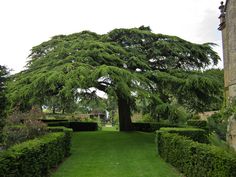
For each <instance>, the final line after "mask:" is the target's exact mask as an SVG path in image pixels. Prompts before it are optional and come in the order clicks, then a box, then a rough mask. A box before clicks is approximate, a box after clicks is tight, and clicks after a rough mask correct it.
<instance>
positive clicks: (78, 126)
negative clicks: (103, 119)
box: [69, 122, 98, 131]
mask: <svg viewBox="0 0 236 177" xmlns="http://www.w3.org/2000/svg"><path fill="white" fill-rule="evenodd" d="M69 128H72V129H73V131H97V130H98V124H97V123H96V122H70V125H69Z"/></svg>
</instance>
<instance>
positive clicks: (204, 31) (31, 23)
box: [0, 0, 222, 72]
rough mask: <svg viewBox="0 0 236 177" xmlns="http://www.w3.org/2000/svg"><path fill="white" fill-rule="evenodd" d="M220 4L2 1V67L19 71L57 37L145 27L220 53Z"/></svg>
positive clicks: (202, 0) (204, 0)
mask: <svg viewBox="0 0 236 177" xmlns="http://www.w3.org/2000/svg"><path fill="white" fill-rule="evenodd" d="M219 5H220V0H116V1H115V0H1V1H0V24H1V26H0V49H1V50H0V65H5V66H7V67H8V68H10V69H13V70H14V72H19V71H20V70H22V69H23V67H24V66H25V64H26V61H27V56H28V55H29V53H30V49H31V48H32V47H33V46H35V45H38V44H40V43H42V42H44V41H46V40H49V39H50V37H52V36H55V35H59V34H71V33H75V32H80V31H82V30H90V31H93V32H96V33H100V34H102V33H107V32H108V31H111V30H112V29H114V28H132V27H139V26H141V25H145V26H150V27H151V29H152V30H153V32H155V33H163V34H169V35H175V36H179V37H181V38H184V39H186V40H189V41H191V42H196V43H204V42H214V43H217V44H219V45H220V46H219V47H216V48H215V50H216V51H217V52H219V55H220V56H222V49H221V33H220V32H219V31H218V30H217V28H218V24H219V19H218V16H219V10H218V7H219ZM219 66H220V67H222V62H221V63H220V64H219Z"/></svg>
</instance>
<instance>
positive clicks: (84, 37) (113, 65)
mask: <svg viewBox="0 0 236 177" xmlns="http://www.w3.org/2000/svg"><path fill="white" fill-rule="evenodd" d="M211 46H212V44H210V43H207V44H194V43H191V42H188V41H185V40H183V39H181V38H178V37H175V36H168V35H163V34H155V33H152V32H151V30H150V28H149V27H143V26H142V27H140V28H132V29H115V30H113V31H111V32H109V33H107V34H104V35H98V34H96V33H92V32H89V31H83V32H81V33H75V34H71V35H67V36H66V35H60V36H55V37H53V38H52V39H51V40H49V41H46V42H43V43H42V44H40V45H38V46H35V47H33V48H32V52H31V55H30V58H29V62H28V65H27V69H26V70H25V71H23V72H21V73H19V74H17V75H16V76H15V77H14V81H13V82H12V86H11V94H10V95H9V97H10V99H11V100H12V105H13V106H14V104H19V102H20V100H22V99H23V100H24V103H23V105H24V104H25V103H27V104H28V105H32V104H38V105H44V104H45V103H46V100H47V99H48V98H50V97H63V98H71V97H79V93H78V89H82V90H85V91H86V90H89V89H91V88H95V89H98V90H101V91H103V92H105V93H107V94H108V95H112V96H114V97H116V100H117V103H118V112H119V124H120V130H131V128H132V127H131V111H132V109H133V108H134V107H135V99H136V98H137V97H145V98H152V97H153V95H155V97H157V100H159V101H158V102H156V104H157V105H161V104H166V103H171V102H172V101H173V100H176V101H177V102H179V103H181V104H186V105H187V103H188V102H190V100H194V99H196V98H197V99H198V100H200V102H202V103H205V106H207V105H208V104H209V101H208V100H210V99H212V98H215V96H216V95H217V94H219V88H218V85H217V83H215V82H214V80H213V78H212V77H208V76H203V74H202V72H201V71H200V70H201V69H204V68H205V67H207V66H209V65H214V64H217V62H218V60H219V56H218V55H217V54H216V52H214V51H213V50H212V47H211ZM195 83H198V84H195ZM205 89H206V90H205ZM203 90H204V91H203ZM184 93H188V95H184ZM192 93H194V94H192ZM63 101H64V102H65V104H66V102H67V99H62V102H63ZM21 104H22V103H21ZM193 106H195V105H193ZM193 106H191V105H190V108H189V109H194V107H193ZM24 107H25V106H23V107H22V108H24Z"/></svg>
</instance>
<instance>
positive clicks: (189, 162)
mask: <svg viewBox="0 0 236 177" xmlns="http://www.w3.org/2000/svg"><path fill="white" fill-rule="evenodd" d="M156 141H157V151H158V153H159V155H160V156H161V157H162V158H163V159H164V160H165V161H167V162H169V163H171V164H172V165H173V166H175V167H176V168H177V169H179V171H180V172H182V173H184V174H185V175H186V176H187V177H236V155H235V154H233V153H232V154H231V153H229V152H226V151H224V150H223V149H220V148H218V147H215V146H211V145H207V144H202V143H197V142H194V141H192V140H190V139H188V138H186V137H184V136H180V135H177V134H172V133H166V132H161V131H159V132H157V140H156Z"/></svg>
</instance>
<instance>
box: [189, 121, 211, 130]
mask: <svg viewBox="0 0 236 177" xmlns="http://www.w3.org/2000/svg"><path fill="white" fill-rule="evenodd" d="M187 124H188V126H192V127H197V128H203V129H206V127H207V121H205V120H188V121H187Z"/></svg>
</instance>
